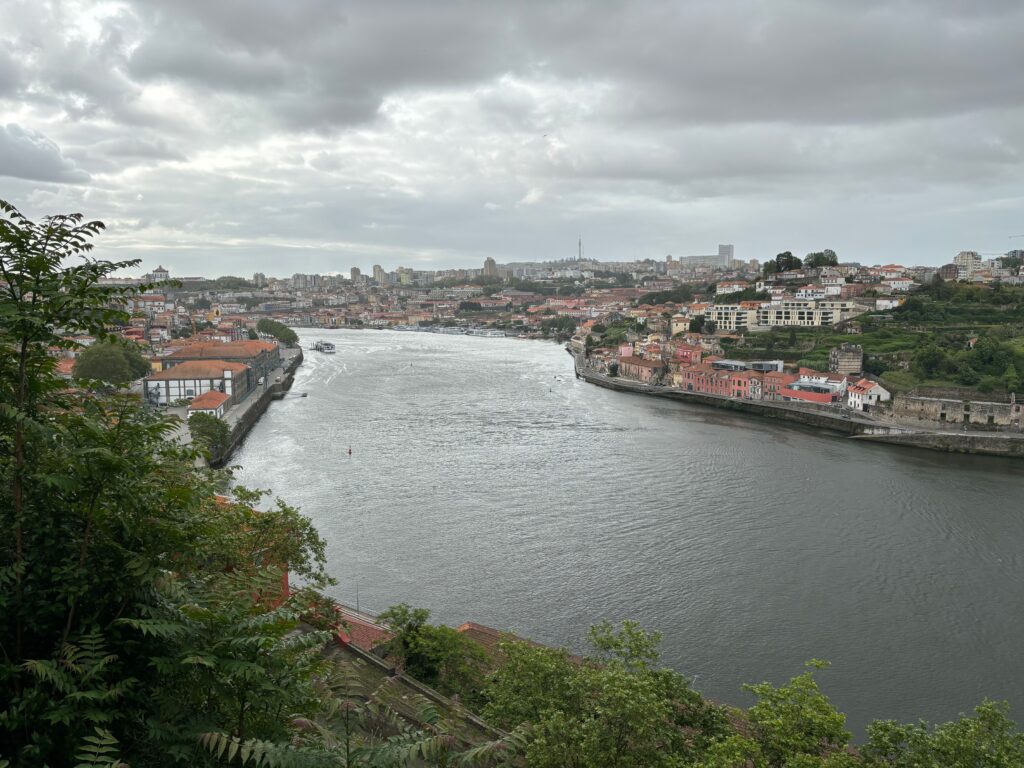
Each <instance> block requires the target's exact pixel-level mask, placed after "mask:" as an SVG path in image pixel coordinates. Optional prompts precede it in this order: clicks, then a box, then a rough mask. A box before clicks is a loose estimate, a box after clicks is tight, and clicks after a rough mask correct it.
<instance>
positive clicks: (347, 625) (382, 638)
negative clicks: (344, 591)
mask: <svg viewBox="0 0 1024 768" xmlns="http://www.w3.org/2000/svg"><path fill="white" fill-rule="evenodd" d="M338 613H339V615H340V616H341V619H342V621H343V622H344V623H343V624H342V625H341V626H340V627H339V628H338V639H339V640H341V642H343V643H345V644H346V645H348V644H351V645H354V646H356V647H357V648H362V649H363V650H364V651H372V650H373V649H374V648H375V647H377V646H378V645H380V644H381V643H385V642H387V641H388V640H390V639H391V638H392V637H394V635H393V634H391V633H390V632H388V631H387V630H386V629H384V628H383V627H380V626H378V625H376V624H372V623H370V622H369V621H366V620H365V619H361V618H359V617H358V616H356V615H354V614H352V613H350V612H349V611H346V610H345V609H341V610H340V611H339V612H338Z"/></svg>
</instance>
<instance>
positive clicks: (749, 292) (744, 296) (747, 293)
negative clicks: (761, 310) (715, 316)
mask: <svg viewBox="0 0 1024 768" xmlns="http://www.w3.org/2000/svg"><path fill="white" fill-rule="evenodd" d="M769 300H771V294H769V293H768V292H767V291H759V290H757V289H756V288H754V287H753V286H747V287H746V288H744V289H743V290H742V291H734V292H733V293H721V294H719V293H716V294H715V298H714V303H715V304H739V303H740V302H741V301H769Z"/></svg>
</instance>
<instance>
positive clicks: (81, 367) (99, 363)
mask: <svg viewBox="0 0 1024 768" xmlns="http://www.w3.org/2000/svg"><path fill="white" fill-rule="evenodd" d="M151 370H152V369H151V368H150V365H149V362H148V361H147V360H146V358H144V357H143V356H142V354H141V353H140V352H139V351H138V349H136V348H135V347H134V346H130V345H128V344H125V343H118V342H115V341H106V342H100V343H97V344H93V345H92V346H90V347H86V348H85V349H83V350H82V351H81V352H80V353H79V354H78V357H77V359H76V360H75V369H74V375H75V378H76V379H96V380H98V381H104V382H108V383H110V384H115V385H117V386H124V385H125V384H128V383H130V382H132V381H135V380H136V379H140V378H142V377H143V376H145V375H146V374H148V373H149V372H150V371H151Z"/></svg>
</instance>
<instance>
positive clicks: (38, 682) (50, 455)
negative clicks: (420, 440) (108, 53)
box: [0, 203, 328, 766]
mask: <svg viewBox="0 0 1024 768" xmlns="http://www.w3.org/2000/svg"><path fill="white" fill-rule="evenodd" d="M0 214H2V215H0V278H2V279H0V352H2V354H0V402H2V403H3V408H2V409H0V436H2V437H0V528H2V530H4V531H5V532H7V534H8V535H6V536H4V537H3V539H2V540H0V581H2V582H3V584H4V585H5V586H4V589H3V590H0V647H2V648H3V649H4V654H3V661H2V662H0V712H2V713H3V715H2V722H3V725H2V727H0V755H3V756H4V758H7V759H12V760H13V761H14V763H15V764H19V765H43V764H49V765H70V764H81V763H91V762H94V763H96V764H100V763H99V760H100V758H102V759H103V764H113V763H115V762H116V760H117V759H118V758H120V759H122V760H124V761H126V762H129V763H130V764H131V765H133V766H157V765H166V764H168V762H187V763H192V764H194V761H195V753H196V746H197V740H198V738H199V736H200V735H201V734H202V733H204V732H208V731H219V732H226V733H231V734H233V735H235V736H237V737H239V738H244V737H245V736H246V734H248V733H250V732H256V733H259V734H260V736H261V738H263V739H266V740H267V741H270V742H275V741H276V742H280V743H287V742H288V741H289V740H290V738H291V737H292V735H293V734H294V731H295V728H294V727H293V726H292V724H291V723H290V722H289V720H288V719H287V718H283V717H281V713H282V712H292V711H298V712H303V711H304V712H313V711H315V708H316V702H315V701H314V700H313V697H312V694H313V692H314V690H315V688H314V681H315V679H316V676H315V674H314V668H315V667H316V666H317V665H318V664H319V663H320V662H319V646H320V645H322V643H323V641H324V640H325V639H326V638H325V636H323V635H322V634H321V635H318V634H316V633H308V632H300V631H298V630H299V628H300V625H299V621H298V616H299V610H298V606H299V605H301V604H302V603H303V602H304V600H305V598H304V597H303V596H302V593H301V592H299V593H297V594H296V595H295V596H293V597H287V596H285V595H283V594H282V592H281V571H280V566H281V565H283V564H285V563H287V565H288V569H289V571H290V572H291V573H292V574H295V575H296V576H298V577H300V578H301V579H303V580H304V581H305V582H306V583H307V584H309V585H310V587H311V588H314V589H315V588H318V587H320V586H322V585H324V584H325V583H327V581H328V579H327V577H326V575H325V574H324V572H323V564H324V556H323V541H322V540H321V539H320V538H319V537H318V536H317V534H316V532H315V530H314V529H313V528H312V527H311V526H310V525H309V524H308V521H306V520H305V519H304V518H302V517H301V516H300V515H299V514H298V513H297V512H296V511H294V510H292V509H290V508H287V507H285V506H284V505H282V504H278V505H277V506H275V507H272V508H271V509H269V510H267V511H264V512H256V511H255V510H254V509H253V506H252V505H253V504H254V503H255V501H254V500H255V499H256V498H257V497H256V496H254V495H252V494H246V493H245V492H244V491H243V490H242V489H236V490H235V497H236V499H243V500H244V501H243V502H241V503H237V502H232V501H218V500H217V493H218V492H221V491H222V490H223V488H224V481H223V477H220V476H217V475H214V474H210V473H209V472H206V471H199V470H197V469H196V467H195V460H196V458H197V454H196V452H195V451H194V450H192V449H190V448H187V447H182V446H180V445H179V444H177V443H176V442H175V441H172V440H168V439H166V438H167V436H168V435H169V434H170V432H171V431H172V430H173V429H174V427H175V425H176V420H175V419H173V418H169V417H166V416H162V415H160V414H159V413H155V412H153V411H151V410H147V409H145V408H143V407H141V405H140V404H139V403H138V402H137V401H136V400H135V399H133V398H130V397H127V396H122V395H117V394H114V395H109V396H104V395H102V394H100V395H93V394H88V395H78V394H76V393H68V392H67V391H66V383H65V382H63V381H62V380H61V379H59V378H58V377H57V376H56V375H55V373H54V363H55V359H54V358H53V357H52V356H51V355H50V354H49V349H50V348H51V347H55V346H56V347H59V348H73V347H75V346H76V345H75V344H74V342H72V341H68V340H67V339H66V338H65V336H64V334H65V332H67V331H72V332H76V331H80V332H83V333H86V334H90V335H95V336H98V337H100V338H103V337H104V336H105V334H106V328H108V327H111V326H115V325H119V324H121V323H123V322H124V321H125V320H126V316H125V314H124V313H122V312H120V311H118V310H117V309H113V308H111V307H116V306H118V305H123V299H124V298H126V297H128V296H131V295H133V294H134V293H135V292H136V291H137V289H135V288H123V287H115V286H106V285H101V284H99V280H100V279H101V278H103V277H105V276H106V275H109V274H110V273H111V272H114V271H115V270H118V269H123V268H129V267H133V266H135V265H136V264H137V262H120V263H112V262H105V261H99V260H95V259H91V258H84V259H80V260H79V259H77V258H76V257H78V256H85V255H87V254H88V250H89V245H90V243H89V239H90V238H91V237H92V236H94V235H95V234H97V233H98V232H100V231H101V230H102V225H101V224H99V223H98V222H91V223H88V224H84V223H82V222H83V219H82V217H81V216H79V215H77V214H76V215H70V216H54V217H49V218H46V219H43V220H42V221H41V222H39V223H35V222H31V221H29V220H27V219H26V218H24V217H23V216H21V214H19V213H18V212H17V211H16V210H15V209H14V208H13V207H12V206H10V205H8V204H6V203H0ZM57 329H61V330H60V333H59V334H58V332H57ZM94 758H95V759H94Z"/></svg>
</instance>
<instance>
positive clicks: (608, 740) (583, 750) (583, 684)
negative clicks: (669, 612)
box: [484, 622, 725, 768]
mask: <svg viewBox="0 0 1024 768" xmlns="http://www.w3.org/2000/svg"><path fill="white" fill-rule="evenodd" d="M659 639H660V638H659V637H658V636H657V635H656V634H648V633H646V632H644V631H643V630H642V629H641V628H640V627H639V625H637V624H636V623H633V622H625V623H624V624H623V625H622V627H621V628H619V629H616V628H614V627H613V626H612V625H611V624H608V623H605V624H601V625H598V626H597V627H595V628H594V629H592V631H591V642H592V644H593V647H594V655H593V656H591V657H589V658H587V659H585V660H581V661H577V660H573V659H571V658H570V657H569V656H568V654H567V653H566V652H565V651H564V650H554V649H551V648H542V647H536V646H532V645H528V644H526V643H522V642H510V643H504V644H502V646H501V650H502V652H503V654H504V663H503V665H502V666H501V667H500V668H499V669H498V670H497V671H496V672H495V673H494V674H493V675H492V677H491V679H490V681H489V684H488V686H487V688H486V690H485V695H486V697H487V700H488V703H487V706H486V708H485V709H484V713H485V716H486V717H488V718H490V719H492V720H493V721H494V722H495V723H496V724H498V725H500V726H503V727H512V726H514V725H516V724H518V723H522V722H526V723H529V724H530V728H529V731H528V736H527V745H526V757H527V762H528V763H529V765H530V766H540V767H541V768H555V766H577V767H578V768H589V767H590V766H594V768H597V767H598V766H600V767H601V768H604V767H605V766H638V767H639V766H675V765H682V764H683V761H684V760H686V761H689V760H691V759H692V758H695V757H696V756H698V755H699V754H701V753H702V752H703V751H704V749H705V748H706V746H707V745H708V744H709V743H710V740H711V739H713V738H715V737H716V736H718V735H720V734H722V733H723V729H724V727H725V720H724V717H723V715H722V712H721V711H720V710H718V709H717V708H716V707H714V706H712V705H710V704H709V703H708V702H706V701H705V700H704V699H703V698H702V697H701V696H700V695H699V694H697V693H696V692H695V691H693V690H692V689H691V688H690V686H689V684H688V683H687V681H686V680H685V679H684V678H682V677H681V676H680V675H678V674H677V673H675V672H672V671H670V670H665V669H658V668H657V667H656V664H657V661H658V651H657V646H658V642H659Z"/></svg>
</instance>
